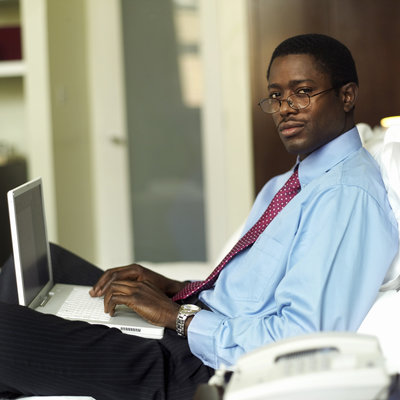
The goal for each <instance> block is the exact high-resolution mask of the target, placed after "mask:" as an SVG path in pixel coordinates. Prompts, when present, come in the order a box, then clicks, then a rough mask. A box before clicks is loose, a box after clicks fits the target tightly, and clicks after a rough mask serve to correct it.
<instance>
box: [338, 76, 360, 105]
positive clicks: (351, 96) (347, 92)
mask: <svg viewBox="0 0 400 400" xmlns="http://www.w3.org/2000/svg"><path fill="white" fill-rule="evenodd" d="M340 96H341V99H342V101H343V109H344V111H345V112H349V111H351V110H353V109H354V107H355V105H356V102H357V97H358V86H357V84H356V83H354V82H350V83H346V85H343V86H342V87H341V88H340Z"/></svg>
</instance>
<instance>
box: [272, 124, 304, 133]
mask: <svg viewBox="0 0 400 400" xmlns="http://www.w3.org/2000/svg"><path fill="white" fill-rule="evenodd" d="M303 127H304V123H303V122H300V121H288V122H281V123H280V124H279V128H278V129H279V132H280V133H281V134H282V135H283V136H293V135H296V134H297V133H299V132H300V131H301V129H303Z"/></svg>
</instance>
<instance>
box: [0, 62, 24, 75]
mask: <svg viewBox="0 0 400 400" xmlns="http://www.w3.org/2000/svg"><path fill="white" fill-rule="evenodd" d="M25 71H26V68H25V63H24V62H23V61H20V60H17V61H0V78H11V77H18V76H21V77H22V76H24V75H25Z"/></svg>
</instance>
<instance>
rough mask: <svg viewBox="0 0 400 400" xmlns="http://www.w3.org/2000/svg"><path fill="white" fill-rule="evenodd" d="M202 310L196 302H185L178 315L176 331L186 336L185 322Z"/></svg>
mask: <svg viewBox="0 0 400 400" xmlns="http://www.w3.org/2000/svg"><path fill="white" fill-rule="evenodd" d="M200 310H201V308H200V307H197V306H195V305H194V304H183V305H182V306H181V307H180V308H179V311H178V316H177V317H176V333H177V334H178V335H179V336H182V337H185V336H186V335H185V322H186V319H187V317H190V316H191V315H195V314H197V313H198V312H199V311H200Z"/></svg>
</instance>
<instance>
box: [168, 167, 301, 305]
mask: <svg viewBox="0 0 400 400" xmlns="http://www.w3.org/2000/svg"><path fill="white" fill-rule="evenodd" d="M299 191H300V181H299V176H298V168H297V167H296V168H295V170H294V172H293V174H292V175H291V176H290V178H289V179H288V180H287V182H286V183H285V184H284V185H283V186H282V188H281V189H280V190H279V191H278V193H277V194H276V195H275V196H274V198H273V199H272V201H271V203H270V204H269V206H268V207H267V209H266V210H265V211H264V213H263V215H262V216H261V217H260V219H259V220H258V221H257V222H256V223H255V224H254V225H253V226H252V228H251V229H250V230H249V231H248V232H247V233H246V234H245V235H244V236H243V237H242V238H241V239H240V240H239V241H238V242H237V243H236V244H235V246H234V247H233V248H232V250H231V251H230V252H229V253H228V254H227V255H226V257H225V258H224V259H223V260H222V261H221V262H220V263H219V264H218V266H217V267H216V268H215V269H214V271H213V272H212V273H211V275H210V276H209V277H208V278H207V279H206V280H204V281H196V282H190V283H188V284H187V285H186V286H185V287H184V288H183V289H182V290H180V291H179V292H178V293H176V294H175V296H174V297H173V298H172V300H174V301H177V300H183V299H186V298H187V297H189V296H191V295H193V294H195V293H198V292H200V291H201V290H207V289H209V288H211V287H212V285H213V284H214V283H215V281H216V280H217V278H218V275H219V273H220V272H221V271H222V269H223V268H224V267H225V265H226V264H227V263H228V262H229V261H230V260H231V259H232V258H233V257H234V256H235V255H236V254H238V253H239V252H241V251H242V250H244V249H245V248H247V247H249V246H251V245H252V244H253V243H254V242H255V241H256V240H257V238H258V237H259V236H260V235H261V233H262V232H263V231H264V229H265V228H266V227H267V226H268V225H269V223H270V222H271V221H272V220H273V219H274V218H275V217H276V216H277V215H278V213H279V212H280V211H281V210H282V209H283V208H284V207H285V206H286V204H288V203H289V201H290V200H291V199H292V198H293V197H294V196H295V195H296V194H297V193H298V192H299Z"/></svg>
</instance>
